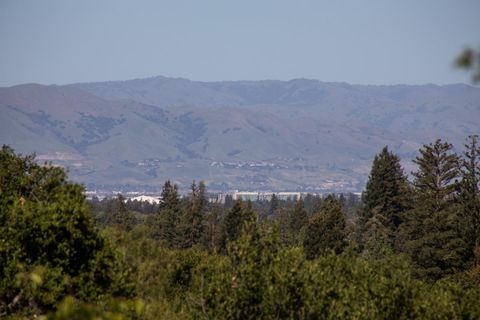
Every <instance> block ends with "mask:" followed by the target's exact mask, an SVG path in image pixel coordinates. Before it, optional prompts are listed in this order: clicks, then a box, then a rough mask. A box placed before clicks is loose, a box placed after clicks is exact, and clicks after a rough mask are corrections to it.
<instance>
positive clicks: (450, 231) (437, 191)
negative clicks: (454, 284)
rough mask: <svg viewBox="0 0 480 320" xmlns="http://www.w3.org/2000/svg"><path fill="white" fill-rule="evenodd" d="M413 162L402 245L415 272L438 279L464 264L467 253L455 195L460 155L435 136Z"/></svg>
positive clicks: (463, 266)
mask: <svg viewBox="0 0 480 320" xmlns="http://www.w3.org/2000/svg"><path fill="white" fill-rule="evenodd" d="M414 163H415V164H417V166H418V170H417V171H416V172H413V176H414V178H415V180H414V187H415V199H414V208H413V209H412V210H410V211H408V213H407V214H406V215H405V217H406V223H405V224H404V225H403V226H402V232H401V233H402V235H403V237H404V243H403V244H402V246H403V249H404V250H405V251H406V252H407V253H409V254H410V256H411V258H412V261H413V263H414V267H415V271H416V273H417V275H419V276H421V277H427V278H431V279H439V278H441V277H442V276H444V275H448V274H452V273H454V272H456V271H458V270H461V269H463V268H465V260H466V258H465V257H466V255H467V253H468V252H467V251H468V250H467V245H466V243H465V241H464V238H463V236H462V235H461V233H462V232H463V231H462V230H461V223H460V221H461V219H460V217H459V215H460V211H459V209H460V208H459V205H458V198H457V191H458V187H459V186H458V178H459V176H460V170H459V158H458V156H457V155H456V154H455V153H453V152H452V145H451V144H449V143H446V142H442V141H441V140H437V141H436V142H435V143H434V144H429V145H425V146H423V148H422V149H420V156H419V157H417V158H416V159H415V160H414Z"/></svg>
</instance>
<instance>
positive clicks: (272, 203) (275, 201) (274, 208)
mask: <svg viewBox="0 0 480 320" xmlns="http://www.w3.org/2000/svg"><path fill="white" fill-rule="evenodd" d="M277 209H278V198H277V195H276V194H275V193H274V194H272V198H271V199H270V208H269V210H268V214H269V215H274V214H275V212H277Z"/></svg>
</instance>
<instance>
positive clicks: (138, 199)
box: [128, 196, 160, 204]
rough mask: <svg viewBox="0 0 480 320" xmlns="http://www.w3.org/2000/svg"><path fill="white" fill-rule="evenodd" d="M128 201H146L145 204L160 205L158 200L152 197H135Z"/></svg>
mask: <svg viewBox="0 0 480 320" xmlns="http://www.w3.org/2000/svg"><path fill="white" fill-rule="evenodd" d="M128 200H131V201H134V200H137V201H147V202H150V203H155V204H159V203H160V198H158V197H152V196H137V197H133V198H129V199H128Z"/></svg>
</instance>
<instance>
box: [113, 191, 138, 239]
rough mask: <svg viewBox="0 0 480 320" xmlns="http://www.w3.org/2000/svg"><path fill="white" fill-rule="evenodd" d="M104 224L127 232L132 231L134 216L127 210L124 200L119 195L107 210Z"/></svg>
mask: <svg viewBox="0 0 480 320" xmlns="http://www.w3.org/2000/svg"><path fill="white" fill-rule="evenodd" d="M106 222H107V224H108V225H110V226H114V227H116V228H119V229H122V230H127V231H129V230H132V228H133V226H134V225H135V216H134V215H133V213H131V212H130V211H128V210H127V206H126V203H125V198H124V197H123V196H122V195H121V194H120V193H119V194H117V197H116V198H115V200H114V201H113V202H112V203H111V205H109V206H108V208H107V211H106Z"/></svg>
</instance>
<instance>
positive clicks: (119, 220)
mask: <svg viewBox="0 0 480 320" xmlns="http://www.w3.org/2000/svg"><path fill="white" fill-rule="evenodd" d="M452 150H453V149H452V146H451V145H450V144H448V143H445V142H442V141H440V140H438V141H435V142H434V143H432V144H429V145H425V146H424V147H422V148H421V149H420V152H419V156H418V157H417V158H416V159H415V163H416V164H417V171H415V172H414V173H413V174H412V176H413V181H409V180H408V178H407V175H406V174H405V173H404V172H403V169H402V167H401V165H400V159H399V158H398V157H397V156H396V155H395V154H393V153H392V152H391V151H390V150H389V149H388V148H387V147H385V148H384V149H382V150H381V152H380V153H379V154H378V155H377V156H376V157H375V159H374V162H373V165H372V170H371V174H370V177H369V181H368V183H367V186H366V190H365V192H364V193H363V195H362V201H361V202H358V201H356V200H355V197H353V196H352V195H329V196H327V197H324V198H322V197H316V196H312V195H309V196H306V197H305V198H303V199H297V200H292V201H281V200H279V199H277V198H276V197H273V198H272V200H271V201H264V202H254V203H252V202H242V201H241V200H238V201H233V200H232V199H227V201H226V202H225V204H215V203H209V202H208V201H207V197H206V194H207V190H206V187H205V185H204V184H203V183H202V182H200V183H198V184H197V183H196V182H193V184H192V186H191V190H190V192H189V195H188V197H184V198H181V197H180V195H179V190H178V188H177V186H176V185H175V184H174V183H172V182H171V181H167V182H165V184H164V186H163V192H162V195H161V200H162V202H161V203H160V205H158V206H154V205H150V204H148V203H141V202H131V201H125V199H124V198H123V197H122V196H121V195H118V196H117V197H116V198H114V199H104V200H102V201H100V200H98V199H94V200H93V201H91V202H87V201H86V199H85V197H84V195H83V191H84V190H83V188H82V187H81V186H79V185H77V184H75V183H72V182H70V181H68V180H67V176H66V173H65V171H64V170H63V169H61V168H58V167H53V166H51V165H48V164H46V165H39V164H37V163H36V162H35V160H34V156H26V157H24V156H21V155H17V154H15V153H14V151H13V150H12V149H10V148H9V147H6V146H4V147H3V148H2V150H1V152H0V163H1V167H0V187H1V189H0V318H7V319H21V318H34V317H43V318H46V319H460V318H461V319H479V318H480V304H479V303H478V301H480V245H479V244H480V236H479V235H480V193H479V182H480V168H479V163H480V161H479V155H480V149H479V146H478V141H477V137H476V136H472V137H469V139H468V140H467V144H466V146H465V152H464V154H463V155H461V156H459V155H457V154H455V153H454V152H453V151H452Z"/></svg>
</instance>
